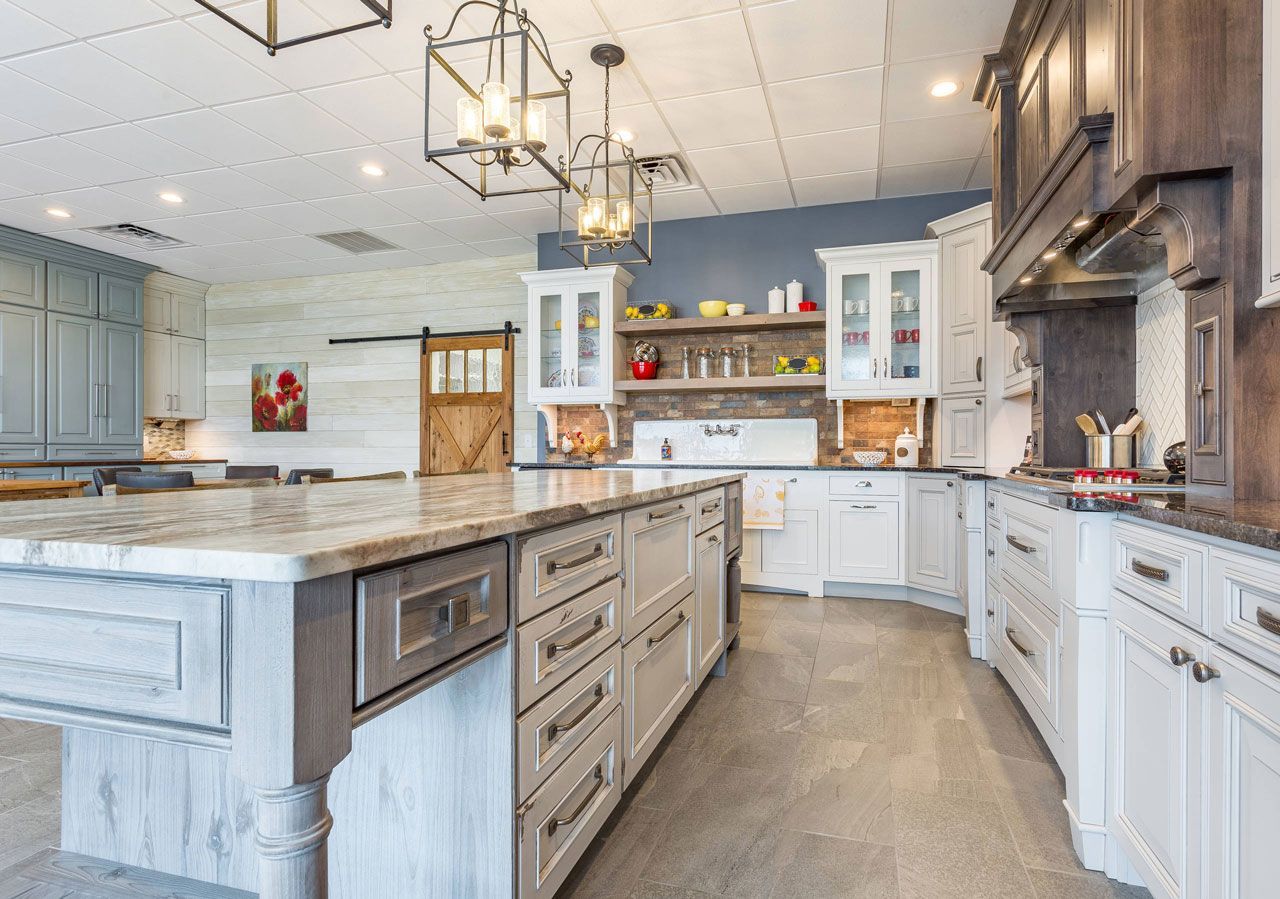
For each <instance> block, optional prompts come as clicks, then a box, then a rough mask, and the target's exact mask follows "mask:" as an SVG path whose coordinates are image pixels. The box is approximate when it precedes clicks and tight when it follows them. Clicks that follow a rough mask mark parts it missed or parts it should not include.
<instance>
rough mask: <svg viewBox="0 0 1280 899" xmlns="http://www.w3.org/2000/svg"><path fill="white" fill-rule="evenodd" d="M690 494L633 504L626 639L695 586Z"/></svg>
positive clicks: (627, 532) (627, 527)
mask: <svg viewBox="0 0 1280 899" xmlns="http://www.w3.org/2000/svg"><path fill="white" fill-rule="evenodd" d="M695 502H696V498H695V497H693V496H685V497H681V498H680V499H673V500H668V501H667V502H665V503H656V504H654V505H652V506H644V507H641V508H639V509H632V510H630V511H629V512H627V513H626V514H625V515H624V516H623V519H622V533H623V542H624V546H623V553H622V555H623V558H624V560H625V561H626V571H627V576H626V584H625V585H624V588H623V602H622V642H623V643H629V642H631V641H632V640H634V639H635V638H636V637H637V636H638V635H639V634H640V632H641V631H643V630H644V629H645V628H647V627H648V626H649V625H651V624H653V622H655V621H657V620H658V618H660V617H661V616H662V615H664V614H665V613H666V612H668V611H670V609H671V607H672V606H674V605H675V604H676V603H677V602H679V601H680V600H681V599H682V598H683V597H685V596H688V595H689V594H690V593H692V592H693V568H694V564H693V537H694V533H693V527H694V523H693V511H694V504H695Z"/></svg>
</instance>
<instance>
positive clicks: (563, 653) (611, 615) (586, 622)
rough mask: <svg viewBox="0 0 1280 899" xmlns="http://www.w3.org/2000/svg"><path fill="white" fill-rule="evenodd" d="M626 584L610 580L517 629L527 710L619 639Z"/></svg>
mask: <svg viewBox="0 0 1280 899" xmlns="http://www.w3.org/2000/svg"><path fill="white" fill-rule="evenodd" d="M621 607H622V583H621V581H620V580H619V579H618V578H612V579H611V580H608V581H605V582H604V583H603V584H600V585H599V586H597V587H594V588H592V589H591V590H588V591H587V592H586V593H584V594H582V595H581V596H579V597H578V598H577V599H574V600H571V601H569V602H567V603H565V604H564V605H562V606H559V607H558V608H556V609H553V610H551V611H550V612H547V613H546V614H545V615H541V616H539V617H538V618H535V619H533V621H528V622H525V623H524V624H521V625H519V626H518V627H517V628H516V658H517V662H516V664H517V665H518V666H519V670H518V671H517V674H516V701H517V703H518V705H519V707H520V708H521V709H526V708H528V707H529V706H531V705H533V703H535V702H537V701H538V700H539V699H541V698H542V697H544V696H546V695H547V694H548V693H550V692H551V691H552V690H554V689H555V688H556V687H558V686H560V685H561V684H563V683H564V682H565V681H567V680H568V679H569V678H570V677H571V676H572V675H573V673H574V672H575V671H577V670H578V669H579V668H581V667H582V666H583V665H584V664H585V663H586V662H587V660H588V659H593V658H595V657H596V656H597V655H599V654H600V653H601V652H602V651H603V650H604V648H605V647H606V646H608V645H609V644H610V643H616V642H617V640H618V626H619V620H620V614H619V613H620V611H621Z"/></svg>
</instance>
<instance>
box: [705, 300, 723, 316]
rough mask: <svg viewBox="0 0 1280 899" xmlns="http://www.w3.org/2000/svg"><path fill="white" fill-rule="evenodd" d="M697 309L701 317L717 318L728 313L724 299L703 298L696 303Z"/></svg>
mask: <svg viewBox="0 0 1280 899" xmlns="http://www.w3.org/2000/svg"><path fill="white" fill-rule="evenodd" d="M698 311H699V312H700V313H702V317H703V318H717V317H719V316H721V315H727V314H728V312H729V304H728V303H726V302H725V301H724V300H703V301H702V302H701V303H699V304H698Z"/></svg>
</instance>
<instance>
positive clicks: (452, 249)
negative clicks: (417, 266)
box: [418, 243, 484, 265]
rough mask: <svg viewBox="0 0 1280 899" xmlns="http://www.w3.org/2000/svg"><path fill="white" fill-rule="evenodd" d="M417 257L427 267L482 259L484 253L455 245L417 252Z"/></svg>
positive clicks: (465, 246)
mask: <svg viewBox="0 0 1280 899" xmlns="http://www.w3.org/2000/svg"><path fill="white" fill-rule="evenodd" d="M418 256H419V257H421V258H422V260H423V261H424V262H426V263H427V264H429V265H437V264H439V263H441V262H465V261H467V260H468V259H483V258H484V253H481V252H480V251H479V250H477V249H476V248H475V247H471V246H467V245H466V244H461V243H456V244H452V245H451V246H444V247H431V248H430V249H426V250H419V251H418Z"/></svg>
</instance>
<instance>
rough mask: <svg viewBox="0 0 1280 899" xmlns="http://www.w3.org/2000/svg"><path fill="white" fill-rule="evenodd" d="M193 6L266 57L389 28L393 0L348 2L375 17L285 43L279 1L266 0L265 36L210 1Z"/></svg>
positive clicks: (206, 0) (291, 39) (352, 0)
mask: <svg viewBox="0 0 1280 899" xmlns="http://www.w3.org/2000/svg"><path fill="white" fill-rule="evenodd" d="M195 2H196V3H198V4H200V5H201V6H203V7H204V8H205V9H207V10H209V12H211V13H213V14H214V15H215V16H217V17H218V18H220V19H222V21H224V22H226V23H227V24H228V25H231V26H232V27H234V28H236V29H238V30H239V31H241V32H243V33H244V34H247V35H248V36H249V37H251V38H253V39H254V40H255V41H257V42H258V43H259V44H262V46H264V47H266V48H267V55H268V56H275V55H276V51H277V50H284V49H286V48H288V47H296V46H298V45H299V44H309V43H311V42H312V41H318V40H321V39H323V38H326V37H337V36H338V35H340V34H350V33H351V32H352V31H360V30H361V29H364V28H373V27H375V26H377V25H381V26H382V27H383V28H390V27H391V3H392V0H386V2H385V3H379V2H377V0H350V3H351V6H352V8H353V9H355V8H356V7H360V6H363V7H365V8H366V9H367V10H368V11H369V12H371V13H373V14H374V15H375V16H376V17H377V18H374V19H369V20H367V21H364V22H357V23H356V24H354V25H343V26H342V27H340V28H333V29H330V30H329V31H320V32H317V33H315V34H307V35H303V36H302V37H294V38H289V39H288V40H285V41H282V40H280V16H279V10H278V9H277V7H278V5H279V0H267V22H266V26H267V33H266V35H261V34H259V33H258V32H256V31H254V30H253V29H252V28H250V27H249V26H248V25H246V24H244V23H243V22H241V21H240V20H239V19H237V18H236V17H235V16H233V15H231V13H229V12H227V11H226V10H223V9H221V8H219V7H217V6H215V5H214V4H213V2H212V0H195Z"/></svg>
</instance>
